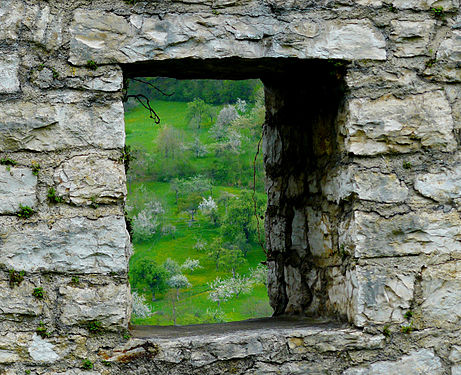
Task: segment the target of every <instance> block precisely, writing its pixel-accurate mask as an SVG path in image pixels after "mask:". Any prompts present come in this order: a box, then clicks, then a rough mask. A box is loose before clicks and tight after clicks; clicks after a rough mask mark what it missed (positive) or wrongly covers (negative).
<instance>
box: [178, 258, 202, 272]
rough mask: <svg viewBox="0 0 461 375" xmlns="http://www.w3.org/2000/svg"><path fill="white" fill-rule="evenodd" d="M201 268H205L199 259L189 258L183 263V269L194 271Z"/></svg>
mask: <svg viewBox="0 0 461 375" xmlns="http://www.w3.org/2000/svg"><path fill="white" fill-rule="evenodd" d="M200 268H203V267H202V266H201V265H200V261H199V260H198V259H191V258H187V259H186V260H185V261H184V263H183V264H181V270H182V271H189V272H192V271H195V270H198V269H200Z"/></svg>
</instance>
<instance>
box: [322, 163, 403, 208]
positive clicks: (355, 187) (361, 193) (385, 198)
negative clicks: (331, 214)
mask: <svg viewBox="0 0 461 375" xmlns="http://www.w3.org/2000/svg"><path fill="white" fill-rule="evenodd" d="M322 191H323V194H324V195H325V196H326V197H327V199H328V200H329V201H332V202H336V203H339V202H340V201H341V200H347V199H348V198H349V197H350V196H351V195H352V194H356V195H357V196H358V198H359V199H363V200H369V201H375V202H384V203H394V202H403V201H405V200H406V199H407V197H408V188H407V187H406V185H405V183H404V182H402V181H400V180H399V179H398V178H397V176H396V175H395V174H394V173H389V174H384V173H380V172H379V171H376V170H359V169H358V168H356V167H354V166H348V167H347V168H341V169H337V170H333V171H331V172H329V174H328V175H327V177H326V178H325V180H324V181H323V182H322Z"/></svg>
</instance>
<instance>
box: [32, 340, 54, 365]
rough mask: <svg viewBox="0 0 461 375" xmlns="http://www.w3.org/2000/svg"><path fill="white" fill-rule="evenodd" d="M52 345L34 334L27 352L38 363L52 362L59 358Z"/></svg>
mask: <svg viewBox="0 0 461 375" xmlns="http://www.w3.org/2000/svg"><path fill="white" fill-rule="evenodd" d="M53 349H54V345H53V344H51V343H49V342H48V341H46V340H44V339H42V338H41V337H40V336H38V335H34V337H33V340H32V343H31V344H30V346H29V349H28V350H29V354H30V356H31V357H32V359H33V360H34V361H37V362H40V363H53V362H56V361H57V360H58V359H59V355H58V354H56V352H55V351H54V350H53Z"/></svg>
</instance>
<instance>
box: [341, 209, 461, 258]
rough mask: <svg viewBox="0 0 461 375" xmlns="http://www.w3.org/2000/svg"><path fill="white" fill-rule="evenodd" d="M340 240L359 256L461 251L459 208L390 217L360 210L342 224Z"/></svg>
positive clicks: (371, 256)
mask: <svg viewBox="0 0 461 375" xmlns="http://www.w3.org/2000/svg"><path fill="white" fill-rule="evenodd" d="M339 232H340V238H341V240H340V243H341V244H343V245H344V246H345V248H346V249H348V250H350V252H351V253H352V254H353V255H354V256H355V257H356V258H374V257H389V256H403V255H410V254H413V255H417V254H432V255H436V254H451V255H453V256H455V255H459V254H461V243H460V242H459V240H458V239H459V236H460V235H461V219H460V218H459V215H458V213H457V212H456V210H451V211H450V212H448V213H445V212H443V211H434V212H424V211H420V212H418V213H408V214H403V215H395V216H393V217H390V218H385V217H381V216H379V215H377V214H375V213H367V212H362V211H356V212H355V213H354V214H353V215H352V217H350V220H349V221H346V222H344V223H342V224H341V226H340V230H339Z"/></svg>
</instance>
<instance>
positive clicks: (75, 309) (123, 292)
mask: <svg viewBox="0 0 461 375" xmlns="http://www.w3.org/2000/svg"><path fill="white" fill-rule="evenodd" d="M59 293H60V294H61V295H62V300H61V303H60V308H61V315H60V320H61V322H62V323H63V324H66V325H75V324H81V323H85V322H88V321H93V320H95V321H99V322H101V323H102V326H103V327H104V328H115V329H117V328H120V327H121V326H124V325H125V324H126V323H127V322H128V319H129V313H128V308H129V305H130V303H131V297H130V288H129V286H128V285H125V284H122V285H115V284H107V285H104V286H99V287H85V288H78V287H72V286H62V287H60V288H59Z"/></svg>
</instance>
